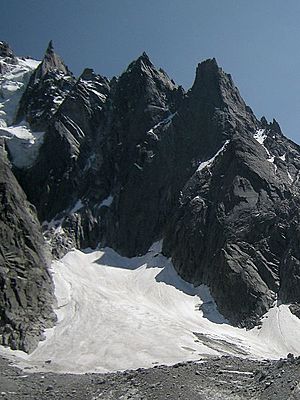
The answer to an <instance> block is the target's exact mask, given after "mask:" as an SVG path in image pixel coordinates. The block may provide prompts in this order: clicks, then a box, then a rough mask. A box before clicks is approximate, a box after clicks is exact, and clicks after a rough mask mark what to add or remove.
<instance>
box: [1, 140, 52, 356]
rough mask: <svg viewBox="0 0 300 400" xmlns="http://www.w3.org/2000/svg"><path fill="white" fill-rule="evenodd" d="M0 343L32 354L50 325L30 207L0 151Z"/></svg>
mask: <svg viewBox="0 0 300 400" xmlns="http://www.w3.org/2000/svg"><path fill="white" fill-rule="evenodd" d="M0 208H1V220H0V343H1V344H2V345H7V346H10V347H11V348H12V349H21V350H24V351H26V352H30V351H32V350H33V349H34V348H35V347H36V346H37V344H38V341H39V340H40V339H41V335H42V332H43V330H44V328H47V327H48V328H49V327H51V326H52V325H53V323H54V322H55V315H54V313H53V310H52V304H53V295H52V293H53V290H52V281H51V277H50V275H49V272H48V269H47V266H48V264H49V261H50V258H49V254H47V253H46V252H45V243H44V240H43V236H42V234H41V227H40V224H39V222H38V220H37V218H36V214H35V210H34V207H33V206H32V205H31V204H30V203H28V201H27V199H26V196H25V193H24V192H23V190H22V189H21V188H20V186H19V184H18V182H17V180H16V178H15V177H14V175H13V173H12V171H11V168H10V166H9V163H8V160H7V158H6V153H5V150H4V148H3V146H2V145H1V147H0Z"/></svg>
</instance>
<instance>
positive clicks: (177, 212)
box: [13, 43, 300, 327]
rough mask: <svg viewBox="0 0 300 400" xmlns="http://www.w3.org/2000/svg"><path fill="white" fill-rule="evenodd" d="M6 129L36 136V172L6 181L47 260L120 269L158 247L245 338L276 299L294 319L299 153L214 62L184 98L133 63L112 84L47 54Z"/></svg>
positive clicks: (143, 59) (299, 266)
mask: <svg viewBox="0 0 300 400" xmlns="http://www.w3.org/2000/svg"><path fill="white" fill-rule="evenodd" d="M17 120H19V121H20V120H25V121H27V123H28V124H29V126H30V127H31V129H32V130H33V131H35V130H43V131H45V134H44V142H43V144H42V145H41V147H40V149H39V155H38V157H37V159H36V161H35V163H34V164H33V165H31V166H30V167H29V168H23V169H22V168H16V166H14V167H13V172H14V174H15V176H16V177H17V179H18V181H19V183H20V185H21V186H22V188H23V190H24V192H25V193H26V195H27V197H28V200H29V201H30V202H31V203H32V204H33V205H34V206H35V207H36V211H37V216H38V219H39V221H40V222H41V223H42V226H43V230H44V232H43V234H44V236H45V237H46V239H47V241H48V243H49V244H50V246H51V247H52V255H53V256H54V257H56V258H59V257H60V256H62V255H63V254H64V253H65V252H67V251H68V250H69V249H70V248H72V247H74V246H75V247H77V248H86V247H92V248H95V247H96V246H97V245H99V244H100V245H101V246H111V247H112V248H114V249H115V250H117V251H118V252H119V253H121V254H122V255H125V256H129V257H131V256H136V255H140V254H144V253H146V252H147V250H148V249H149V247H150V246H151V245H152V244H153V242H155V241H157V240H163V251H164V253H165V254H166V255H168V256H170V257H171V258H172V260H173V263H174V266H175V268H176V270H177V271H178V273H179V274H180V275H181V276H182V277H183V278H184V279H186V280H187V281H189V282H192V283H194V284H195V285H198V284H200V283H204V284H207V285H208V286H209V287H210V289H211V292H212V294H213V296H214V298H215V300H216V302H217V304H218V307H219V309H220V311H221V312H222V313H223V314H224V316H225V317H227V318H228V319H229V321H230V322H231V323H233V324H235V325H238V326H246V327H252V326H253V325H255V324H257V323H259V319H260V317H261V316H262V315H263V314H264V313H265V312H266V311H267V310H268V309H269V308H270V307H271V306H272V304H273V303H274V301H275V300H277V301H283V302H289V303H292V304H293V305H292V306H291V309H292V310H294V313H295V314H296V315H297V313H298V311H297V310H299V304H298V303H300V292H299V276H300V254H299V244H300V243H299V241H300V234H299V218H300V216H299V203H300V192H299V191H300V183H299V169H300V148H299V146H297V145H296V144H295V143H293V142H292V141H290V140H288V139H287V138H286V137H285V136H284V135H283V133H282V131H281V129H280V126H279V124H278V122H277V121H275V120H273V121H272V122H271V123H268V121H267V120H266V119H265V118H262V119H261V120H260V121H259V120H258V119H257V118H256V117H255V115H254V114H253V112H252V110H251V109H250V108H249V107H248V106H247V105H246V104H245V102H244V101H243V99H242V98H241V96H240V94H239V91H238V89H237V88H236V87H235V85H234V82H233V80H232V78H231V76H230V75H228V74H226V73H225V72H224V71H223V70H222V69H221V68H220V67H219V66H218V65H217V62H216V60H215V59H209V60H206V61H204V62H202V63H200V64H199V65H198V67H197V70H196V77H195V81H194V84H193V86H192V88H191V89H190V90H188V91H187V92H185V91H184V90H183V89H182V88H181V87H180V86H179V87H178V86H177V85H176V84H175V83H174V82H173V81H172V80H171V79H170V78H169V77H168V75H167V74H166V73H165V72H164V71H163V70H161V69H157V68H156V67H155V66H154V65H153V64H152V62H151V61H150V59H149V57H148V56H147V54H145V53H143V54H142V55H141V56H140V57H139V58H138V59H137V60H135V61H133V62H132V63H131V64H130V65H129V66H128V68H127V69H126V70H125V72H124V73H123V74H122V75H121V76H120V77H118V78H113V79H111V80H108V79H106V78H105V77H102V76H101V75H98V74H96V73H95V72H94V71H93V70H91V69H86V70H84V72H83V73H82V75H81V76H80V77H79V78H78V79H77V80H76V79H75V78H74V77H73V75H72V73H71V72H70V71H69V70H68V68H67V67H66V66H65V64H64V63H63V62H62V60H61V59H60V58H59V56H57V55H56V54H55V52H54V50H53V45H52V43H50V44H49V47H48V49H47V51H46V54H45V57H44V59H43V61H42V63H41V64H40V65H39V66H38V68H37V69H36V70H35V72H34V73H33V74H32V76H31V78H30V81H29V83H28V86H27V89H26V91H25V93H24V94H23V97H22V99H21V101H20V104H19V109H18V114H17ZM40 240H42V239H40ZM47 290H48V289H47ZM49 290H50V289H49ZM50 292H51V291H48V293H50Z"/></svg>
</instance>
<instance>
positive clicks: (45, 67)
mask: <svg viewBox="0 0 300 400" xmlns="http://www.w3.org/2000/svg"><path fill="white" fill-rule="evenodd" d="M55 70H56V71H59V72H62V73H63V74H65V75H70V71H69V69H68V67H67V66H66V65H65V63H64V62H63V60H62V59H61V58H60V57H59V56H58V55H57V54H56V53H55V51H54V47H53V42H52V40H50V42H49V44H48V47H47V49H46V52H45V55H44V58H43V60H42V62H41V64H40V65H39V66H38V68H37V70H36V75H35V81H37V80H38V79H40V78H41V77H43V76H44V75H46V73H47V72H49V71H55Z"/></svg>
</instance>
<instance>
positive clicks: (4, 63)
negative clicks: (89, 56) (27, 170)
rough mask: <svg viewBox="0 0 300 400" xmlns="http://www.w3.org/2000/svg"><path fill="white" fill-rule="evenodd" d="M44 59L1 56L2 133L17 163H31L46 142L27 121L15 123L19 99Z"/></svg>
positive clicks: (25, 165) (0, 118) (0, 119)
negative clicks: (32, 129)
mask: <svg viewBox="0 0 300 400" xmlns="http://www.w3.org/2000/svg"><path fill="white" fill-rule="evenodd" d="M39 63H40V61H36V60H33V59H31V58H18V57H0V66H1V69H0V71H1V73H0V137H5V138H7V139H9V140H7V146H8V149H9V151H10V153H11V157H12V161H13V163H14V165H15V166H17V167H20V168H23V167H27V166H30V165H31V164H32V162H33V161H34V160H35V157H36V156H37V153H38V148H39V146H40V144H41V143H42V138H43V133H41V132H34V133H33V132H32V131H31V130H30V128H29V126H28V124H26V123H21V124H19V125H17V126H16V125H13V123H14V120H15V116H16V112H17V109H18V105H19V101H20V99H21V96H22V94H23V93H24V90H25V88H26V85H27V83H28V81H29V78H30V75H31V74H32V72H33V71H34V70H35V69H36V68H37V66H38V65H39Z"/></svg>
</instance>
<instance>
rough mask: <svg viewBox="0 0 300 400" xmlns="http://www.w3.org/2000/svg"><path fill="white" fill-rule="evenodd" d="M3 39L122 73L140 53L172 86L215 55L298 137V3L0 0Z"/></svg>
mask: <svg viewBox="0 0 300 400" xmlns="http://www.w3.org/2000/svg"><path fill="white" fill-rule="evenodd" d="M0 15H1V24H0V40H1V39H2V40H6V41H8V42H9V43H10V44H11V47H12V48H13V49H14V50H15V52H16V53H17V54H19V55H21V54H22V55H31V56H32V57H34V58H38V59H40V58H41V57H42V55H43V52H44V50H45V48H46V46H47V43H48V42H49V40H50V39H53V41H54V47H55V49H56V51H57V53H59V54H60V55H61V56H62V58H63V59H64V60H65V62H66V63H67V65H68V66H69V68H70V69H71V70H72V71H73V72H74V73H75V75H79V74H80V72H81V71H82V70H83V68H84V67H91V68H94V70H95V71H96V72H97V73H100V74H102V75H106V76H108V77H111V76H113V75H119V74H120V73H121V72H122V71H123V70H124V69H125V68H126V66H127V65H128V64H129V63H130V62H131V61H132V60H133V59H135V58H137V57H138V56H139V55H140V54H141V53H142V52H143V51H146V52H147V53H148V55H149V56H150V58H151V59H152V62H153V63H154V64H155V65H157V66H158V67H162V68H163V69H165V70H166V72H167V73H168V74H169V75H170V77H171V78H173V79H174V80H175V81H176V83H177V84H181V85H183V86H184V87H185V88H186V89H187V88H189V87H190V86H191V84H192V81H193V79H194V74H195V68H196V65H197V63H198V62H200V61H202V60H204V59H206V58H209V57H216V59H217V61H218V63H219V65H220V66H221V67H222V68H223V69H224V70H225V71H226V72H229V73H231V74H232V76H233V79H234V81H235V83H236V85H237V86H238V87H239V89H240V92H241V94H242V96H243V97H244V99H245V101H246V102H247V104H248V105H249V106H250V107H252V109H253V110H254V112H255V113H256V115H257V116H258V117H259V118H260V117H261V116H262V115H265V116H266V117H267V119H269V120H270V119H272V118H273V117H275V118H276V119H277V120H278V121H279V123H280V124H281V127H282V129H283V131H284V132H285V134H286V135H287V136H288V137H290V138H292V139H293V140H295V141H296V142H298V143H300V1H299V0H284V1H283V0H0Z"/></svg>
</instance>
